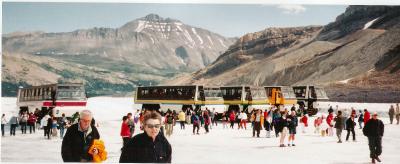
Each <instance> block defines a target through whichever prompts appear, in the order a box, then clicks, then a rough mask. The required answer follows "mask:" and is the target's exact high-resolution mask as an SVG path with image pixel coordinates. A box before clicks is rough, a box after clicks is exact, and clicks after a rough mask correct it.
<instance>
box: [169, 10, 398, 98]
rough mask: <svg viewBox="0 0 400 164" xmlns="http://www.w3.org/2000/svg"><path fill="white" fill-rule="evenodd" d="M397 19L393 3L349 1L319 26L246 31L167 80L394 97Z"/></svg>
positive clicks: (338, 95) (345, 95) (396, 59)
mask: <svg viewBox="0 0 400 164" xmlns="http://www.w3.org/2000/svg"><path fill="white" fill-rule="evenodd" d="M399 22H400V7H399V6H349V7H348V8H347V9H346V11H345V13H343V14H341V15H339V16H338V17H337V18H336V20H335V21H334V22H332V23H330V24H328V25H326V26H323V27H294V28H268V29H265V30H263V31H260V32H256V33H251V34H246V35H245V36H243V37H241V38H240V39H239V40H238V41H237V42H236V43H235V44H234V45H232V46H231V47H229V49H228V50H227V51H226V52H225V53H223V55H221V56H220V57H219V58H218V59H217V60H216V61H215V62H214V63H212V64H211V65H209V66H207V67H206V68H204V69H202V70H199V71H197V72H195V73H192V74H186V75H184V76H180V77H178V78H176V79H175V80H173V81H171V82H170V84H172V83H174V84H176V83H178V84H206V85H240V84H245V85H255V86H263V85H304V84H309V85H310V84H311V85H322V86H325V87H326V88H327V90H328V93H329V96H330V97H331V100H334V101H335V100H336V101H375V102H377V99H375V97H380V98H379V102H398V101H400V76H398V75H399V72H400V71H399V67H400V63H399V58H398V56H399V55H398V54H399V46H400V28H399V27H400V23H399ZM360 92H362V93H364V94H363V95H367V96H362V98H360V96H359V95H360ZM378 92H379V93H378ZM368 95H369V96H368ZM366 97H368V98H366Z"/></svg>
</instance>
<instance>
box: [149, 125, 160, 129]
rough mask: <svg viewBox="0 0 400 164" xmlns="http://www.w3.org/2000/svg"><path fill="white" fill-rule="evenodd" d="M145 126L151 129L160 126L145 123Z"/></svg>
mask: <svg viewBox="0 0 400 164" xmlns="http://www.w3.org/2000/svg"><path fill="white" fill-rule="evenodd" d="M146 127H147V128H149V129H152V128H157V129H158V128H160V127H161V124H146Z"/></svg>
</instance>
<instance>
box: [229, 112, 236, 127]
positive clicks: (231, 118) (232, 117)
mask: <svg viewBox="0 0 400 164" xmlns="http://www.w3.org/2000/svg"><path fill="white" fill-rule="evenodd" d="M229 121H230V122H231V128H232V129H233V125H235V112H234V111H231V114H229Z"/></svg>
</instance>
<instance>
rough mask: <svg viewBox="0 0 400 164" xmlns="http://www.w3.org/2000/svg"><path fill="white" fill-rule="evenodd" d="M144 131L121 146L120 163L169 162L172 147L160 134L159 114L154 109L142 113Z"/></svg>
mask: <svg viewBox="0 0 400 164" xmlns="http://www.w3.org/2000/svg"><path fill="white" fill-rule="evenodd" d="M143 122H144V126H143V128H144V133H141V134H138V135H136V136H134V137H133V138H132V139H130V140H129V141H128V143H127V144H126V145H125V146H124V147H123V148H122V153H121V156H120V159H119V162H120V163H171V154H172V148H171V145H170V144H169V142H168V140H167V139H166V138H165V137H164V135H161V134H160V128H161V115H160V114H159V113H157V112H155V111H151V112H147V113H146V114H145V115H144V121H143Z"/></svg>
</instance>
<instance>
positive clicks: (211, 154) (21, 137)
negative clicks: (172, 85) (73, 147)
mask: <svg viewBox="0 0 400 164" xmlns="http://www.w3.org/2000/svg"><path fill="white" fill-rule="evenodd" d="M1 100H2V104H1V110H2V113H5V114H6V115H7V116H10V114H11V113H12V111H14V110H15V107H16V105H15V101H16V98H2V99H1ZM329 104H330V105H331V104H332V105H336V103H332V102H329ZM320 105H321V106H328V102H327V103H326V104H320ZM388 105H390V104H356V103H339V107H347V106H354V107H356V108H364V106H369V109H370V111H382V112H383V111H384V110H387V109H388V108H386V107H387V106H388ZM375 107H378V108H379V109H375ZM88 108H89V109H90V110H92V111H93V112H94V118H95V119H96V122H98V123H99V127H98V129H99V132H100V135H101V139H103V140H104V141H105V143H106V149H107V151H108V153H109V154H108V155H109V156H108V159H107V161H106V162H107V163H115V162H118V160H119V156H120V153H121V152H120V148H121V146H122V139H121V137H120V136H119V132H120V125H121V121H120V120H121V119H122V116H123V115H125V114H126V113H128V112H132V113H134V112H135V111H136V109H137V108H140V105H135V104H133V100H132V98H111V97H95V98H90V99H89V101H88ZM381 108H382V109H381ZM313 119H314V118H313V117H312V118H311V119H310V120H309V124H310V125H313V124H312V123H313ZM383 120H384V123H385V126H386V128H385V136H384V138H383V154H382V156H381V159H382V160H383V163H385V164H387V163H393V164H394V163H399V161H400V155H399V151H400V126H399V125H389V124H388V119H387V118H383ZM250 126H251V125H250V124H247V127H248V129H247V130H237V129H236V128H237V124H235V129H223V128H222V124H221V123H219V124H218V126H217V127H213V128H212V129H211V131H210V133H208V134H204V132H205V131H204V128H202V129H201V132H200V133H201V134H200V135H193V134H192V132H191V130H192V129H191V128H192V126H191V125H187V126H186V128H187V129H186V130H181V129H180V127H179V124H176V126H175V127H174V133H173V135H172V136H171V137H170V138H168V140H169V142H170V143H171V145H172V149H173V151H172V153H173V154H172V162H173V163H185V164H186V163H253V162H262V163H369V162H370V159H369V150H368V143H367V138H366V137H364V136H362V133H361V131H360V129H358V128H357V129H356V135H357V142H352V141H350V142H344V143H342V144H338V143H336V141H337V140H336V137H335V136H333V137H320V136H318V135H317V134H314V133H313V130H314V128H311V127H309V128H308V129H307V133H305V134H303V133H301V128H300V127H298V128H297V131H298V135H297V136H296V141H295V144H296V145H297V146H296V147H285V148H280V147H278V144H279V140H278V139H277V138H275V137H273V138H265V134H266V133H265V131H262V132H261V138H253V137H252V131H251V130H250V128H249V127H250ZM357 126H358V125H357ZM138 131H139V130H138V129H136V133H137V132H138ZM16 133H17V134H16V136H15V137H10V136H9V131H8V126H7V128H6V136H5V137H2V138H1V139H2V140H1V161H2V162H62V158H61V142H62V141H61V139H58V138H57V139H52V140H47V139H45V138H44V136H43V131H42V130H40V131H37V132H36V133H35V134H21V130H20V129H19V128H18V129H17V131H16ZM28 133H29V132H28ZM345 135H346V132H343V134H342V136H343V137H342V138H343V139H345ZM286 141H287V140H286Z"/></svg>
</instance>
